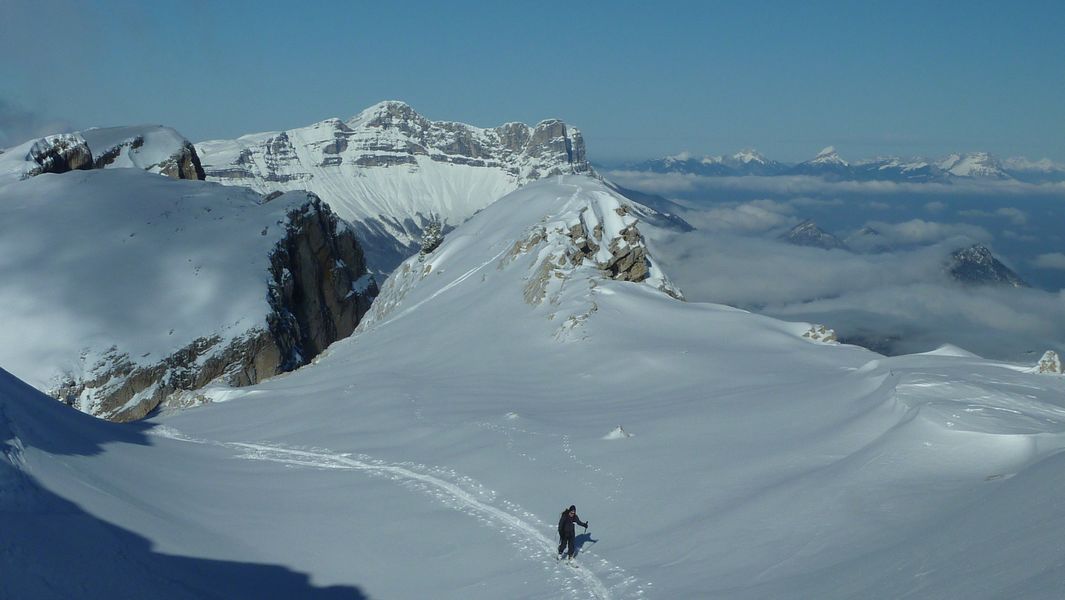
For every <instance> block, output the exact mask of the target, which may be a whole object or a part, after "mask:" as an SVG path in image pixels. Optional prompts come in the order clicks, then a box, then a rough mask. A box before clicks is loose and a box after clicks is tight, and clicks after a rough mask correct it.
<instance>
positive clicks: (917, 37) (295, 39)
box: [0, 0, 1065, 162]
mask: <svg viewBox="0 0 1065 600" xmlns="http://www.w3.org/2000/svg"><path fill="white" fill-rule="evenodd" d="M184 7H185V8H184V10H182V11H173V10H172V9H171V7H169V6H164V5H154V4H151V3H147V4H145V3H135V2H126V1H117V0H116V1H107V2H102V3H98V4H94V5H92V6H89V5H85V4H79V3H74V2H54V3H36V2H28V1H25V0H9V1H8V2H5V5H4V12H5V18H4V20H3V23H2V24H0V33H2V34H0V50H2V51H3V52H4V55H5V56H6V57H8V59H5V60H4V61H0V147H8V146H11V145H14V144H17V143H20V142H22V141H24V140H26V139H29V138H31V137H34V136H38V135H43V134H46V133H54V132H57V131H62V130H72V129H83V128H87V127H92V126H110V125H122V124H133V123H161V124H165V125H169V126H171V127H174V128H176V129H177V130H179V131H181V132H182V133H183V134H184V135H186V136H188V137H189V138H190V139H192V140H195V141H200V140H206V139H217V138H232V137H237V136H239V135H242V134H246V133H252V132H258V131H271V130H280V129H287V128H293V127H300V126H304V125H308V124H310V123H314V122H317V121H320V120H322V119H326V118H329V117H340V118H348V117H350V116H352V115H354V114H356V113H357V112H358V111H359V110H361V109H363V108H365V107H366V106H369V105H371V104H373V103H375V102H378V101H380V100H385V99H400V100H404V101H406V102H408V103H410V104H411V105H412V106H413V107H414V108H415V109H416V110H418V111H419V112H420V113H422V114H424V115H425V116H426V117H428V118H430V119H434V120H454V121H462V122H468V123H472V124H475V125H479V126H494V125H498V124H501V123H504V122H508V121H515V120H520V121H524V122H527V123H535V122H537V121H539V120H541V119H545V118H552V117H557V118H561V119H563V120H565V121H567V122H569V123H572V124H573V125H575V126H577V127H579V128H580V129H581V130H582V132H583V133H584V135H585V138H586V140H587V143H588V147H589V156H590V157H591V158H592V159H593V160H598V161H611V160H624V159H637V158H650V157H658V156H665V155H669V154H676V153H679V152H682V151H689V152H691V153H693V154H696V155H701V154H727V153H731V152H734V151H736V150H739V149H740V148H747V147H753V148H757V149H758V150H760V151H761V152H763V153H764V154H766V155H768V156H771V157H773V158H775V159H778V160H783V161H801V160H805V159H808V158H811V157H812V156H813V155H814V154H816V153H817V151H818V150H820V149H821V148H822V147H824V146H827V145H830V144H831V145H835V146H836V147H837V148H838V149H839V151H840V153H841V154H843V155H844V156H845V157H848V158H863V157H871V156H874V155H883V154H895V155H902V156H911V155H928V156H939V155H943V154H946V153H948V152H956V151H961V152H964V151H975V150H982V151H988V152H991V153H993V154H996V155H998V156H1001V157H1008V156H1017V155H1021V156H1027V157H1029V158H1031V159H1033V160H1038V159H1040V158H1044V157H1046V158H1050V159H1051V160H1054V161H1056V162H1065V145H1063V144H1062V143H1061V130H1060V127H1059V126H1055V125H1056V124H1057V125H1060V124H1061V123H1065V105H1062V104H1061V102H1060V98H1061V97H1063V96H1065V38H1062V37H1061V36H1060V34H1059V32H1060V31H1062V30H1063V29H1065V6H1063V5H1061V4H1060V3H1057V2H1052V1H1034V2H1027V3H1023V4H1020V5H1003V4H999V3H991V2H972V3H966V5H965V6H964V8H959V7H955V6H947V5H941V6H936V5H929V4H927V3H921V2H892V3H876V4H862V5H860V6H859V5H854V4H849V3H843V2H815V3H804V4H803V5H801V6H799V5H793V4H791V3H785V2H767V3H760V4H757V5H755V6H753V7H752V6H749V5H744V6H739V5H731V6H730V5H724V4H718V3H714V4H704V3H698V2H676V3H671V4H670V5H668V6H665V7H650V6H648V5H646V4H644V3H637V2H620V3H586V4H581V5H578V6H571V5H567V4H564V3H559V2H547V3H538V4H537V5H536V6H535V8H533V7H531V6H529V5H522V4H516V3H504V4H503V5H496V4H492V3H482V2H453V3H447V4H443V3H429V2H412V3H404V4H402V5H397V4H371V3H347V2H321V3H312V4H301V5H294V4H284V3H242V2H232V3H222V4H213V3H206V2H199V1H193V2H190V3H187V4H185V5H184Z"/></svg>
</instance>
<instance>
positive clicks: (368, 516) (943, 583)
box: [0, 177, 1065, 599]
mask: <svg viewBox="0 0 1065 600" xmlns="http://www.w3.org/2000/svg"><path fill="white" fill-rule="evenodd" d="M612 197H613V196H611V194H610V192H609V190H607V189H606V188H605V187H603V186H602V184H601V183H599V182H597V181H595V180H593V179H590V178H586V177H566V178H563V179H562V180H554V179H553V180H550V181H543V182H538V183H534V184H531V185H529V186H526V187H525V188H523V189H522V190H520V191H518V192H516V193H514V194H512V195H509V196H507V197H505V198H503V199H501V200H500V201H498V202H496V203H494V204H492V205H491V206H489V207H487V208H486V209H485V210H483V211H482V212H480V213H479V214H477V215H475V216H474V217H473V218H472V219H470V220H469V221H468V222H466V223H465V224H463V225H461V226H460V227H458V228H457V229H456V230H454V231H452V232H451V233H449V234H448V235H447V237H446V239H445V241H444V243H443V244H442V245H441V246H440V247H439V248H438V249H437V250H435V251H434V252H432V253H431V254H429V255H428V256H426V257H425V259H424V260H423V261H419V260H418V259H417V258H414V259H411V260H410V261H408V262H406V263H405V264H404V265H403V266H401V268H400V269H401V270H400V272H397V274H396V275H394V276H393V277H390V278H389V280H388V282H387V283H386V285H385V287H384V289H383V290H382V293H381V296H380V297H379V300H378V301H377V303H375V305H374V308H373V318H370V319H367V320H365V321H363V323H362V324H361V325H360V328H359V330H358V331H357V332H356V334H355V335H354V336H353V337H351V338H349V339H347V340H343V341H341V342H338V343H336V344H334V345H333V346H331V347H330V349H329V350H328V351H327V352H326V354H324V355H323V356H321V357H319V359H318V360H317V361H316V363H315V364H313V365H311V366H308V367H306V368H303V369H301V370H299V371H297V372H295V373H292V374H290V375H288V376H285V377H281V378H277V379H274V380H271V381H268V382H266V383H263V384H260V385H258V386H254V387H251V388H242V389H241V390H230V391H219V394H218V396H217V397H218V398H219V399H221V398H222V397H223V396H225V397H228V400H229V401H227V402H222V403H219V404H214V405H210V406H206V407H201V408H198V409H193V410H189V411H186V412H183V413H180V414H173V415H166V416H162V417H157V418H155V419H153V420H152V421H151V422H150V426H151V430H150V433H154V434H157V435H154V436H151V437H150V438H143V436H141V438H140V439H138V438H137V437H136V436H137V435H139V434H137V433H135V431H136V430H132V431H131V430H130V429H123V428H120V427H118V426H114V425H110V424H104V423H97V422H91V421H86V420H85V419H82V418H81V415H65V416H64V417H63V418H59V417H55V418H54V419H53V417H51V416H48V415H46V416H42V417H40V418H37V417H33V414H36V413H33V412H32V411H36V410H37V409H36V408H33V407H35V406H37V405H35V404H34V403H35V402H44V401H45V400H43V399H41V398H39V397H37V396H34V395H33V394H32V393H31V392H30V391H27V390H25V389H23V388H20V387H19V386H18V384H17V382H14V381H12V380H11V379H10V378H2V377H0V403H2V404H0V418H3V419H4V421H3V422H2V424H3V426H4V427H6V430H5V429H4V428H3V427H0V433H4V435H3V437H4V439H6V440H7V451H6V452H5V459H4V460H0V467H4V468H5V469H6V470H5V471H4V472H3V473H4V475H5V476H7V477H10V476H11V474H12V473H14V475H15V476H17V477H20V478H21V479H20V481H21V482H22V483H20V484H19V485H20V486H21V487H15V488H14V489H16V490H18V491H17V492H16V493H14V494H8V495H5V496H0V499H3V500H4V501H5V502H8V503H11V502H12V501H13V500H12V499H14V501H15V502H16V510H14V511H12V512H0V518H5V519H10V520H11V521H18V522H24V521H27V520H29V519H35V520H33V521H32V522H34V523H38V522H41V521H43V518H42V517H41V514H42V513H43V512H44V511H45V510H47V508H37V507H36V505H35V504H33V503H30V502H26V503H22V504H18V503H17V502H18V500H19V499H23V498H28V497H30V492H32V491H33V490H34V489H37V488H39V489H42V490H47V493H48V494H52V495H54V496H57V497H60V498H62V499H65V500H64V501H66V502H69V503H74V504H76V505H77V507H78V509H79V510H81V511H83V513H84V514H85V515H88V516H87V517H85V519H88V518H90V517H91V518H92V519H95V520H97V521H99V522H102V523H106V524H107V526H108V527H112V528H116V527H117V528H121V529H122V530H124V531H127V532H128V535H135V536H137V537H138V539H142V540H146V541H147V542H150V544H151V554H150V556H149V558H151V559H152V560H148V559H144V560H145V562H146V568H143V569H132V571H134V572H135V573H134V575H132V576H131V577H133V578H134V584H135V585H134V587H132V588H131V589H134V590H150V591H151V592H152V595H153V596H154V597H164V598H165V597H188V596H190V595H194V593H186V590H184V589H177V588H168V587H166V586H164V585H161V584H159V582H161V581H163V580H164V575H163V574H162V573H163V569H162V568H161V566H160V565H162V564H163V563H161V562H159V560H157V559H158V557H160V556H163V557H165V556H172V557H177V556H181V557H187V558H185V559H182V560H188V561H203V560H211V561H220V563H221V564H225V565H229V566H230V569H229V570H223V574H224V575H225V574H232V573H233V571H232V569H234V568H235V567H234V566H233V565H236V564H243V563H251V562H254V563H258V564H259V565H263V566H264V567H269V566H270V565H275V566H278V568H280V566H284V567H285V568H286V569H290V570H291V571H294V572H295V573H297V574H302V573H306V574H308V575H309V576H310V581H311V582H312V583H313V585H314V586H326V585H328V586H355V587H357V590H354V591H356V592H358V593H365V594H367V595H369V596H370V597H381V598H425V597H433V598H510V597H522V598H560V597H561V598H615V599H620V598H650V597H655V598H693V597H700V598H703V597H712V598H897V597H926V598H933V597H934V598H942V597H959V598H960V597H964V598H1002V597H1025V598H1059V597H1061V595H1062V592H1063V591H1065V583H1063V582H1065V562H1063V561H1062V559H1061V555H1060V552H1059V549H1060V526H1061V525H1063V524H1065V508H1063V507H1062V505H1061V503H1060V502H1057V501H1056V499H1057V498H1060V497H1061V496H1062V494H1063V493H1065V481H1063V480H1062V479H1061V478H1060V477H1058V476H1057V473H1058V472H1059V471H1060V469H1061V467H1062V464H1061V461H1062V455H1061V454H1059V452H1060V450H1061V449H1063V448H1065V407H1063V400H1062V397H1063V392H1065V378H1062V377H1061V376H1054V375H1037V374H1033V373H1029V372H1027V371H1026V369H1027V366H1019V365H1011V364H1006V363H997V362H992V361H986V360H983V359H980V358H977V357H975V356H971V355H968V354H967V353H964V352H963V351H958V350H954V349H944V350H943V351H941V352H936V353H930V354H925V355H912V356H900V357H894V358H886V357H883V356H880V355H878V354H875V353H873V352H870V351H867V350H864V349H861V348H857V347H853V346H846V345H838V344H817V343H811V342H810V341H808V340H806V339H804V338H803V337H802V334H803V333H804V332H806V331H808V330H809V328H810V324H808V323H787V322H783V321H779V320H774V319H770V318H767V317H762V316H759V315H755V314H751V313H747V312H744V311H739V310H735V309H731V308H728V307H724V306H719V305H709V304H697V303H686V302H682V301H678V300H675V299H674V298H672V297H670V296H669V295H668V294H666V293H665V292H663V291H661V290H659V289H657V287H656V286H654V285H649V284H648V283H646V282H644V283H630V282H621V281H613V280H610V279H608V278H606V277H605V276H604V275H602V274H600V273H598V271H597V270H596V269H594V268H593V267H591V266H590V265H588V264H582V265H579V266H573V267H572V268H568V269H556V270H554V271H552V272H551V274H550V279H549V281H551V285H550V286H549V292H548V293H547V294H546V296H545V298H544V300H543V301H542V302H539V303H536V302H530V301H529V299H528V297H527V294H526V288H527V287H528V286H529V284H530V283H532V282H536V281H537V277H538V274H539V273H540V272H541V271H540V267H541V266H542V265H544V264H550V263H545V260H546V259H547V258H548V257H549V256H553V255H554V253H555V252H556V251H558V250H559V249H562V248H564V246H565V244H566V243H567V241H566V240H565V239H563V238H562V237H555V238H551V237H550V236H546V237H541V238H540V239H537V236H532V237H530V232H532V231H535V230H536V229H537V228H538V227H543V228H544V229H545V231H547V230H549V229H550V228H549V227H548V226H549V225H550V224H552V223H554V222H556V221H561V222H565V221H566V218H565V217H566V215H569V214H571V213H572V212H574V211H575V210H576V211H577V212H579V211H580V209H581V208H584V209H585V210H586V211H589V210H592V211H594V210H596V206H603V205H604V204H603V203H606V202H609V201H610V199H611V198H612ZM404 269H405V270H406V271H404ZM555 273H557V275H556V274H555ZM567 324H568V325H567ZM560 333H564V335H560ZM55 408H58V407H55ZM46 417H47V418H46ZM53 420H54V421H55V422H56V423H57V425H55V427H62V428H64V429H63V432H62V433H63V436H62V437H59V438H55V439H62V440H71V441H70V442H69V444H70V445H74V446H76V451H75V450H72V449H70V448H57V447H54V446H49V445H48V444H47V442H48V440H50V439H53V438H50V437H49V436H48V433H49V431H50V427H51V425H50V423H51V422H52V421H53ZM619 424H623V425H624V430H625V431H626V432H629V433H631V434H633V435H632V436H631V437H627V438H624V439H610V440H607V439H603V437H604V434H605V433H607V432H610V431H611V430H612V429H614V428H615V427H617V426H618V425H619ZM608 437H616V436H608ZM101 450H102V451H101ZM5 461H6V462H5ZM7 489H12V488H7ZM41 493H43V492H41ZM570 504H576V505H577V508H578V511H579V514H580V515H581V517H582V518H583V519H586V520H588V521H589V522H590V524H591V527H590V529H589V531H588V532H587V533H585V532H583V531H582V532H580V535H579V536H578V540H577V543H578V545H579V546H580V552H579V554H578V559H577V560H578V562H579V563H580V568H579V569H575V570H574V569H570V568H569V567H567V566H564V565H560V564H559V563H557V562H556V561H555V559H554V557H553V554H554V547H553V545H554V528H555V523H556V522H557V519H558V515H559V511H561V510H562V508H563V507H565V506H568V505H570ZM9 515H11V516H9ZM7 526H8V523H6V522H5V523H4V527H5V532H7V531H8V530H7V529H6V528H7ZM15 531H17V532H18V533H19V535H17V536H15V537H13V538H12V537H9V536H8V535H5V536H4V537H3V538H0V549H3V550H8V549H10V548H13V547H15V546H14V545H18V547H20V554H18V555H17V557H19V560H21V561H22V562H20V563H18V564H19V565H23V564H29V565H37V564H56V563H55V560H53V559H56V558H57V557H58V558H66V555H64V554H63V552H64V550H63V548H62V547H61V545H60V544H56V543H54V542H55V541H56V540H57V539H58V540H61V539H62V537H61V536H59V535H58V534H51V535H49V536H42V537H39V538H35V537H33V536H31V535H29V534H28V533H25V532H24V530H23V529H15ZM74 531H75V532H78V533H80V532H82V531H85V530H84V529H82V528H81V527H77V528H75V530H74ZM12 539H13V540H14V541H10V540H12ZM99 539H100V540H102V541H100V542H98V546H99V547H100V548H101V552H100V553H101V554H102V555H104V556H114V555H116V554H117V553H114V552H112V551H113V549H114V548H115V547H116V545H117V544H118V543H119V542H120V541H121V538H120V537H117V536H110V537H108V536H103V537H100V538H99ZM27 555H28V556H30V557H32V558H33V559H38V560H32V561H31V560H28V559H22V558H21V557H23V556H27ZM115 560H121V559H117V558H116V559H115ZM62 564H64V565H65V564H67V563H62ZM97 564H98V561H96V559H95V557H89V559H88V562H86V563H75V564H71V565H70V566H66V567H64V568H60V569H57V570H58V571H60V572H63V571H64V570H67V571H71V576H67V577H63V578H57V579H56V580H55V581H56V582H57V583H56V585H57V586H60V588H59V589H61V590H65V588H62V587H61V586H63V585H68V584H67V583H66V582H68V581H73V582H76V583H75V584H69V585H76V584H80V583H82V582H85V581H86V579H87V578H86V577H85V570H86V569H94V568H95V567H96V566H97ZM40 571H41V569H40V568H39V567H37V568H36V570H32V569H30V570H28V571H23V570H21V569H20V570H14V569H12V572H8V573H4V575H5V583H8V582H11V581H14V582H15V583H14V585H15V586H17V587H14V588H11V589H15V590H17V591H19V592H26V593H24V594H23V595H32V592H35V591H39V590H45V589H48V588H46V587H44V585H43V584H41V583H39V582H38V581H37V580H36V579H34V578H33V576H32V574H33V573H39V572H40ZM187 571H189V569H185V570H182V569H177V571H176V572H177V573H178V574H181V573H184V572H187ZM101 572H102V576H100V577H97V578H96V579H95V580H94V581H88V582H86V583H85V585H88V586H90V587H89V588H87V589H90V590H91V589H92V588H91V586H92V585H103V584H106V583H107V582H108V581H109V578H110V577H116V576H117V575H116V574H115V573H114V570H113V569H112V570H110V571H108V570H103V571H101ZM220 580H221V581H224V582H226V581H231V580H232V577H226V576H222V577H220ZM153 582H155V583H156V584H158V585H153ZM197 583H198V581H197V580H195V579H194V580H193V586H195V585H196V584H197ZM8 584H9V583H8ZM9 585H10V584H9ZM74 589H86V588H74ZM193 589H194V590H195V589H197V588H195V587H193ZM171 591H172V592H173V593H172V594H171ZM348 591H349V592H352V590H351V589H350V588H348ZM306 592H307V593H306V595H305V597H314V596H313V595H312V594H313V590H307V591H306ZM168 594H169V595H168ZM227 597H253V596H252V595H250V594H241V593H240V592H239V591H238V592H236V593H230V594H227Z"/></svg>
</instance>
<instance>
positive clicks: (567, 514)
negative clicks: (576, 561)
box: [558, 506, 588, 560]
mask: <svg viewBox="0 0 1065 600" xmlns="http://www.w3.org/2000/svg"><path fill="white" fill-rule="evenodd" d="M574 523H576V524H577V525H580V526H581V527H583V528H584V529H585V530H587V529H588V523H587V521H584V522H582V521H581V518H580V517H578V516H577V507H576V506H570V507H569V508H567V509H566V510H564V511H562V517H561V518H559V520H558V539H559V544H558V558H559V560H562V553H563V551H564V550H565V549H566V546H569V560H573V554H574V553H575V552H576V550H577V549H576V548H574V547H573V538H574V536H575V532H574V529H576V528H575V527H574V526H573V525H574Z"/></svg>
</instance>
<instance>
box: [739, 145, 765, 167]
mask: <svg viewBox="0 0 1065 600" xmlns="http://www.w3.org/2000/svg"><path fill="white" fill-rule="evenodd" d="M732 159H733V160H735V161H737V162H740V163H743V164H748V163H757V164H760V165H764V164H767V163H768V162H769V160H768V159H767V158H766V157H765V156H763V155H762V153H761V152H758V151H757V150H755V149H753V148H744V149H743V150H740V151H739V152H737V153H735V154H733V155H732Z"/></svg>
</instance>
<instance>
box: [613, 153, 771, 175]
mask: <svg viewBox="0 0 1065 600" xmlns="http://www.w3.org/2000/svg"><path fill="white" fill-rule="evenodd" d="M621 168H623V169H626V170H632V171H651V172H654V173H690V174H693V175H704V176H710V177H718V176H740V175H778V174H780V173H782V172H783V171H784V169H785V168H786V167H785V165H783V164H781V163H779V162H776V161H773V160H770V159H768V158H766V157H765V156H763V155H762V154H761V153H759V152H758V151H757V150H754V149H750V148H748V149H744V150H740V151H739V152H736V153H735V154H732V155H729V156H703V157H701V158H700V157H694V156H692V155H691V154H690V153H687V152H682V153H681V154H677V155H673V156H667V157H665V158H661V159H656V160H648V161H642V162H636V163H628V164H625V165H622V166H621Z"/></svg>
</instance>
